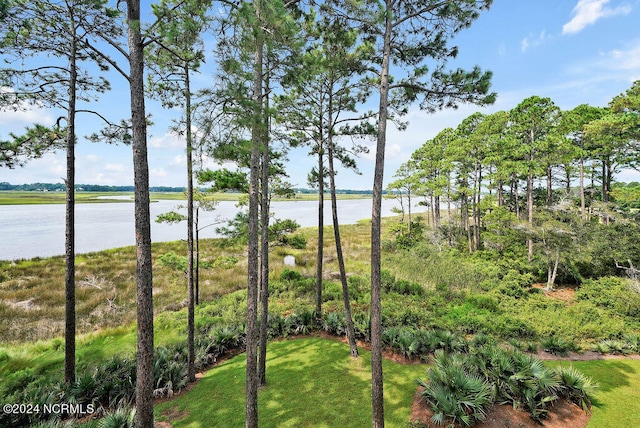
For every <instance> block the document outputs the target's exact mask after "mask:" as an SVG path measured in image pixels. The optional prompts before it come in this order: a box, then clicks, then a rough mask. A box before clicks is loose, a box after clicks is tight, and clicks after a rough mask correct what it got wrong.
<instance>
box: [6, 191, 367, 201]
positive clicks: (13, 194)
mask: <svg viewBox="0 0 640 428" xmlns="http://www.w3.org/2000/svg"><path fill="white" fill-rule="evenodd" d="M242 195H243V194H241V193H214V194H213V198H214V199H215V200H217V201H237V200H239V199H240V197H241V196H242ZM328 196H329V195H326V199H328ZM75 197H76V203H77V204H92V203H114V202H133V192H76V194H75ZM150 197H151V201H159V200H178V201H180V200H185V199H186V197H185V194H184V193H182V192H151V193H150ZM337 197H338V199H341V200H346V199H371V195H366V194H346V193H340V194H338V195H337ZM273 200H274V201H287V200H290V199H286V198H277V197H276V198H273ZM294 200H296V201H316V200H318V195H317V194H313V193H298V194H296V196H295V198H294ZM64 203H65V193H64V192H43V191H13V190H9V191H7V190H3V191H0V205H45V204H47V205H48V204H64Z"/></svg>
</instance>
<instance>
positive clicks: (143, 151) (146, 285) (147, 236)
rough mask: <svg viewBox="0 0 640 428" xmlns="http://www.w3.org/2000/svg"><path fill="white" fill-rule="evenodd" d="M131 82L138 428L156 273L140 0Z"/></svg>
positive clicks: (131, 29) (130, 7)
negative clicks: (153, 268) (152, 255)
mask: <svg viewBox="0 0 640 428" xmlns="http://www.w3.org/2000/svg"><path fill="white" fill-rule="evenodd" d="M127 24H128V41H129V63H130V70H131V71H130V75H129V83H130V89H131V125H132V132H133V139H132V145H131V147H132V150H133V173H134V187H135V192H134V193H135V203H134V209H135V232H136V302H137V310H136V315H137V326H138V354H137V368H136V427H138V428H152V427H153V294H152V291H153V275H152V260H151V214H150V210H149V162H148V160H147V118H146V114H145V105H144V56H143V46H142V37H141V35H140V0H128V1H127Z"/></svg>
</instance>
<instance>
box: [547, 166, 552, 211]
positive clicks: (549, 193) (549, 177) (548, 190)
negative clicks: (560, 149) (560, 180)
mask: <svg viewBox="0 0 640 428" xmlns="http://www.w3.org/2000/svg"><path fill="white" fill-rule="evenodd" d="M551 173H552V171H551V167H548V168H547V200H546V202H547V207H550V206H551V203H552V201H551V199H552V196H553V190H552V188H551V181H552V179H553V176H552V174H551Z"/></svg>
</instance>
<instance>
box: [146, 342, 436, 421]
mask: <svg viewBox="0 0 640 428" xmlns="http://www.w3.org/2000/svg"><path fill="white" fill-rule="evenodd" d="M360 354H361V356H360V357H359V358H357V359H353V358H351V356H350V355H349V347H348V346H347V345H345V344H343V343H341V342H337V341H333V340H328V339H321V338H306V339H296V340H285V341H279V342H273V343H271V344H269V348H268V352H267V383H268V384H267V386H266V387H265V388H263V389H261V390H260V392H259V396H258V406H259V408H258V414H259V418H260V426H261V427H361V426H362V427H364V426H368V425H370V424H371V354H370V353H369V352H367V351H365V350H363V349H360ZM425 370H426V366H425V365H401V364H397V363H393V362H390V361H385V362H384V392H385V419H386V423H387V425H388V426H391V427H402V426H405V425H406V423H407V422H408V421H409V417H410V414H411V404H412V402H413V395H414V393H415V390H416V384H415V379H416V378H417V377H419V376H422V377H424V373H425ZM244 388H245V355H244V354H242V355H238V356H236V357H234V358H232V359H230V360H228V361H226V362H224V363H222V364H221V365H220V366H219V367H216V368H214V369H213V370H210V371H209V372H208V373H207V374H206V375H205V376H204V377H203V378H202V379H201V380H200V381H199V382H198V384H197V385H196V386H195V387H194V388H193V389H192V390H191V391H189V392H188V393H186V394H184V395H182V396H180V397H178V398H177V399H175V400H171V401H168V402H165V403H163V404H160V405H157V406H156V408H155V414H156V420H158V421H162V420H171V424H172V426H173V427H175V428H180V427H190V428H196V427H243V426H244V425H245V419H244V415H245V407H244V406H245V399H244ZM167 415H173V416H171V417H169V416H167Z"/></svg>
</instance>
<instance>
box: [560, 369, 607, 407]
mask: <svg viewBox="0 0 640 428" xmlns="http://www.w3.org/2000/svg"><path fill="white" fill-rule="evenodd" d="M554 370H555V372H556V374H557V375H558V377H559V378H560V396H562V397H564V398H566V399H567V400H569V401H571V402H573V403H575V404H577V405H578V406H580V407H582V410H584V411H585V412H586V413H589V411H590V409H591V403H592V396H593V393H594V392H595V390H596V389H597V388H598V385H597V384H596V383H594V382H593V380H591V378H588V377H587V376H585V375H584V374H583V373H581V372H579V371H578V370H576V369H575V368H573V366H569V367H563V366H558V367H556V368H555V369H554Z"/></svg>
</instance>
